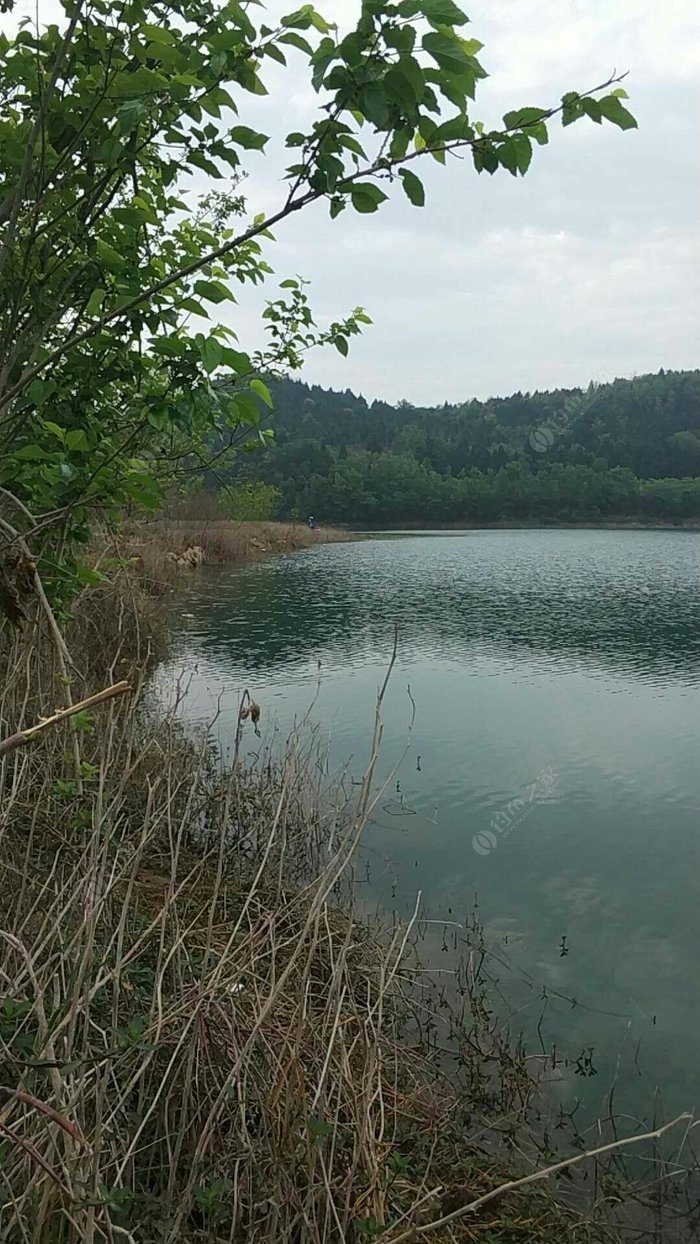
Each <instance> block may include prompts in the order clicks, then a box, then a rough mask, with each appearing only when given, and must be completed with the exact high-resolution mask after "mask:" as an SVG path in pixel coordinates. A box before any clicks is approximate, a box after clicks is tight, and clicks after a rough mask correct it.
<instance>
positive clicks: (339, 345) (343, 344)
mask: <svg viewBox="0 0 700 1244" xmlns="http://www.w3.org/2000/svg"><path fill="white" fill-rule="evenodd" d="M333 345H334V346H335V348H336V350H337V351H338V353H339V354H342V356H343V358H347V356H348V343H347V341H346V340H345V338H344V337H340V336H338V337H334V338H333Z"/></svg>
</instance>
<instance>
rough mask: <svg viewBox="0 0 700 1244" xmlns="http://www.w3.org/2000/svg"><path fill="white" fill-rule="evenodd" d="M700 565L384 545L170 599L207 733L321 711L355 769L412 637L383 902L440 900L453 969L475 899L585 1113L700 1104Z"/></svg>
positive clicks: (677, 557)
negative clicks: (255, 718)
mask: <svg viewBox="0 0 700 1244" xmlns="http://www.w3.org/2000/svg"><path fill="white" fill-rule="evenodd" d="M699 552H700V535H698V534H696V533H692V532H684V531H604V530H566V531H565V530H562V531H553V530H541V531H539V530H538V531H532V530H520V531H469V532H464V533H450V534H444V533H440V534H424V535H423V534H412V535H403V536H400V537H391V536H388V535H386V534H384V535H378V536H375V537H370V538H367V539H364V540H362V541H358V542H353V543H348V544H333V545H324V546H320V547H318V548H315V549H313V550H310V551H308V552H305V553H302V554H297V555H294V556H289V557H279V558H275V559H271V560H269V561H265V562H261V563H258V564H255V565H251V566H246V567H244V568H238V569H231V568H228V567H211V568H206V567H205V568H204V569H203V570H201V571H198V572H195V573H194V574H193V576H192V577H191V578H190V579H188V580H187V582H186V584H184V586H183V588H182V590H181V591H179V592H178V596H177V599H176V600H175V601H174V602H173V609H172V627H173V646H172V650H171V655H170V657H169V659H168V661H167V662H166V663H165V665H164V666H163V667H162V668H161V669H160V670H159V672H158V675H157V680H156V681H157V686H158V689H159V691H160V692H162V693H165V692H166V691H167V690H168V689H170V688H171V687H172V685H173V683H174V682H175V680H176V679H177V678H178V677H180V676H181V675H182V674H183V672H184V673H185V675H186V680H187V685H188V692H187V697H186V702H185V712H186V715H187V718H188V719H189V720H190V721H193V722H198V723H202V722H207V721H211V720H212V718H213V717H214V715H215V713H216V711H217V707H218V708H219V709H220V716H219V719H218V721H217V725H216V730H217V731H218V733H219V735H220V737H221V738H222V740H223V741H224V743H226V742H227V741H228V742H230V740H231V739H232V737H233V734H234V731H235V722H236V715H237V711H238V700H239V696H240V693H241V691H242V689H243V688H245V687H247V688H249V690H250V692H251V694H252V695H253V697H254V698H255V699H256V700H257V701H258V702H259V703H260V705H261V706H262V712H263V715H262V719H261V727H262V728H263V737H265V736H266V735H267V736H269V735H270V733H271V732H272V731H273V729H274V723H275V722H276V723H277V724H278V726H279V728H280V729H281V730H282V731H286V730H287V729H288V728H289V727H290V725H291V724H292V723H293V721H294V719H295V718H299V717H301V716H302V715H303V713H304V712H305V711H306V710H307V709H308V707H309V705H310V704H311V703H312V701H313V709H312V714H311V716H312V720H313V721H314V722H315V723H317V726H318V730H319V736H320V737H322V738H323V740H324V746H326V747H327V749H328V751H329V754H330V757H331V760H332V761H333V762H334V763H342V762H343V761H345V760H350V765H351V768H352V770H353V772H356V773H357V774H360V773H361V772H362V767H363V764H364V762H365V760H366V757H367V751H368V744H369V736H370V732H371V726H372V720H373V715H374V702H375V696H376V691H377V687H378V684H379V683H380V681H381V680H382V678H383V675H384V672H385V670H386V668H387V666H388V663H389V660H390V656H391V651H392V646H393V642H394V628H395V626H398V652H397V660H396V665H395V668H394V671H393V674H392V678H391V681H390V684H389V689H388V692H387V698H386V703H385V709H384V721H385V729H384V740H383V748H382V763H383V766H384V768H383V771H384V772H388V771H389V770H390V769H391V766H392V765H394V764H395V763H397V762H398V761H399V760H400V758H401V757H402V755H403V753H404V751H406V755H405V756H404V758H403V761H402V763H401V767H400V770H399V772H398V774H397V775H396V776H395V777H394V778H392V781H391V785H390V788H389V789H388V790H387V792H386V797H385V798H383V799H382V802H381V807H380V811H379V813H378V815H377V817H376V820H375V822H374V823H373V824H372V825H371V826H370V827H369V828H368V830H367V831H366V836H365V844H364V847H363V857H362V868H363V870H364V872H363V879H364V880H365V881H366V883H367V884H366V887H365V899H366V898H367V895H371V896H372V901H378V902H380V903H381V904H382V906H383V908H384V909H386V910H388V911H392V910H396V911H397V912H399V913H400V914H401V915H402V916H407V915H410V913H411V912H412V911H413V908H414V905H415V901H416V894H417V891H418V890H419V889H420V890H421V891H422V894H423V910H424V911H425V912H426V914H427V915H428V916H430V917H431V918H432V919H434V920H435V921H437V922H438V923H436V924H435V925H431V926H430V930H431V936H430V937H428V938H427V939H426V942H425V953H426V955H427V957H428V958H429V959H431V960H432V961H433V962H434V963H435V964H437V966H439V967H443V968H444V967H445V965H446V960H445V953H446V952H445V950H444V949H443V944H444V945H447V942H448V941H449V937H451V936H452V929H453V927H454V926H453V924H449V925H446V926H445V928H447V929H448V930H449V937H448V938H445V937H444V934H443V927H442V923H441V922H442V921H446V922H457V923H459V922H463V921H464V919H465V917H466V915H467V913H468V912H469V911H470V910H472V909H473V907H474V904H475V902H476V903H477V904H478V915H479V917H480V919H481V921H482V922H483V924H484V926H485V928H486V932H487V937H488V940H489V945H490V947H492V949H493V952H494V955H495V959H494V963H495V964H496V967H497V971H498V975H499V977H500V979H499V989H500V991H501V992H502V994H503V996H504V999H505V1000H506V1003H507V1005H508V1007H509V1008H510V1010H511V1013H512V1019H511V1024H512V1026H513V1029H514V1031H516V1032H517V1031H518V1030H520V1029H522V1030H523V1032H524V1033H525V1038H526V1042H527V1044H528V1045H529V1046H531V1047H532V1048H533V1049H539V1048H540V1043H541V1048H544V1049H547V1050H549V1049H551V1047H552V1046H553V1045H556V1047H557V1049H558V1050H559V1051H560V1056H561V1058H562V1060H563V1061H562V1063H561V1069H560V1072H559V1075H560V1077H561V1081H560V1084H559V1086H558V1091H559V1093H560V1095H561V1099H562V1101H563V1103H564V1104H565V1105H566V1107H567V1108H570V1107H571V1106H572V1105H573V1104H575V1102H576V1100H577V1098H578V1097H583V1099H584V1101H585V1102H586V1103H587V1106H588V1107H593V1108H596V1109H602V1110H604V1109H605V1106H604V1103H605V1100H606V1098H607V1094H608V1092H609V1090H610V1086H611V1083H612V1082H613V1079H614V1080H615V1081H616V1105H617V1108H618V1109H630V1110H634V1111H636V1112H637V1113H638V1114H644V1115H649V1114H650V1113H651V1111H652V1095H653V1093H654V1089H655V1086H656V1085H657V1084H660V1085H661V1086H662V1089H663V1092H662V1101H661V1106H662V1109H663V1110H664V1112H665V1113H669V1112H670V1111H675V1110H676V1109H679V1108H691V1109H692V1108H695V1107H697V1106H700V1067H699V1066H698V1063H697V1057H696V1051H697V1037H696V1033H697V1030H698V1023H699V1021H700V985H699V978H698V971H697V964H698V949H699V947H700V902H699V901H698V900H699V899H700V850H699V847H700V817H699V812H700V799H699V783H698V754H699V753H698V742H699V736H700V659H699V658H700V651H699V650H700V578H699V575H698V569H699V560H698V554H699ZM409 689H410V690H409ZM413 704H415V724H414V725H413V728H412V731H411V732H410V735H409V734H408V733H407V732H408V728H409V725H410V721H411V715H412V711H413V708H412V705H413ZM250 741H253V740H252V736H251V739H250ZM406 749H407V750H406ZM448 958H449V955H448ZM501 958H503V959H504V960H505V961H506V962H507V964H508V965H509V966H505V964H504V965H503V966H502V967H501ZM657 1104H658V1103H657Z"/></svg>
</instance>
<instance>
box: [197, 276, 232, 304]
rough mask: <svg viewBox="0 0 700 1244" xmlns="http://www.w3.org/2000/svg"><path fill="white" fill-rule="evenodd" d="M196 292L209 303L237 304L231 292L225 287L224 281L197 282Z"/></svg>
mask: <svg viewBox="0 0 700 1244" xmlns="http://www.w3.org/2000/svg"><path fill="white" fill-rule="evenodd" d="M194 292H195V294H199V296H200V298H206V299H207V301H208V302H217V303H218V302H225V301H226V300H227V299H228V301H229V302H235V301H236V299H235V298H234V296H233V294H232V293H231V290H230V289H229V288H228V286H226V285H224V283H223V281H195V283H194Z"/></svg>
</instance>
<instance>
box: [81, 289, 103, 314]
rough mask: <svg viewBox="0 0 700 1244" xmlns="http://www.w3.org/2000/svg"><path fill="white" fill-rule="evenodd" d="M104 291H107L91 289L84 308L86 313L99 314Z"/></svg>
mask: <svg viewBox="0 0 700 1244" xmlns="http://www.w3.org/2000/svg"><path fill="white" fill-rule="evenodd" d="M106 293H107V291H106V290H105V289H93V291H92V293H91V295H90V297H89V299H88V304H87V306H86V308H85V314H86V315H99V312H100V308H101V306H102V303H103V302H104V300H105V295H106Z"/></svg>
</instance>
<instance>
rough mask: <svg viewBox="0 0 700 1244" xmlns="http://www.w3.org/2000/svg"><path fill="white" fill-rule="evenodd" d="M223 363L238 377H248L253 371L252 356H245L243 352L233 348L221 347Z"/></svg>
mask: <svg viewBox="0 0 700 1244" xmlns="http://www.w3.org/2000/svg"><path fill="white" fill-rule="evenodd" d="M221 362H222V364H223V363H225V364H226V366H227V367H230V368H231V369H232V370H233V371H235V373H236V375H238V376H248V375H249V374H250V372H251V371H252V370H253V364H252V363H251V361H250V355H248V354H244V353H243V352H242V351H241V350H234V349H233V347H232V346H222V347H221Z"/></svg>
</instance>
